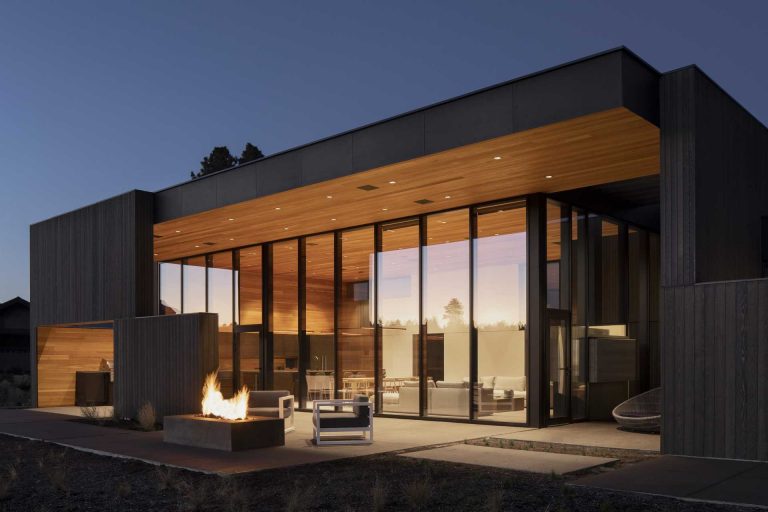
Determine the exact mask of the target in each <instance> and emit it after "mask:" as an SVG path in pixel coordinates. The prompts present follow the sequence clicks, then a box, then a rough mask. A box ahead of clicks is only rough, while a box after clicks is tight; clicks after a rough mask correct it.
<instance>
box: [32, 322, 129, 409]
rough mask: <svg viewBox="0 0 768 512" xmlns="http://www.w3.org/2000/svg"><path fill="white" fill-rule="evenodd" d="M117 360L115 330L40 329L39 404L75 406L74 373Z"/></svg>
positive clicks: (38, 329)
mask: <svg viewBox="0 0 768 512" xmlns="http://www.w3.org/2000/svg"><path fill="white" fill-rule="evenodd" d="M102 360H106V361H108V362H113V361H114V336H113V334H112V329H100V328H99V329H97V328H84V327H38V328H37V405H38V407H59V406H68V405H75V372H77V371H97V370H99V367H100V365H101V361H102Z"/></svg>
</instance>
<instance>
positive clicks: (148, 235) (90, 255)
mask: <svg viewBox="0 0 768 512" xmlns="http://www.w3.org/2000/svg"><path fill="white" fill-rule="evenodd" d="M152 212H153V194H151V193H149V192H143V191H139V190H134V191H132V192H128V193H126V194H122V195H120V196H117V197H114V198H111V199H107V200H105V201H101V202H99V203H96V204H94V205H91V206H86V207H84V208H81V209H79V210H75V211H73V212H70V213H66V214H64V215H60V216H58V217H54V218H52V219H49V220H46V221H43V222H40V223H37V224H34V225H32V226H31V227H30V296H31V297H30V299H31V300H30V302H31V311H30V317H31V318H30V328H31V331H30V337H31V340H30V346H31V353H30V357H31V362H32V383H33V389H32V396H33V399H35V398H36V388H35V383H36V371H35V367H36V357H37V354H36V351H35V347H36V337H35V334H36V328H37V326H39V325H54V324H62V323H76V322H93V321H103V320H113V319H116V318H126V317H134V316H145V315H151V314H152V311H153V306H154V301H153V277H152V273H153V270H152V268H153V257H152V246H153V238H152V237H153V235H152V226H153V218H152V215H153V213H152Z"/></svg>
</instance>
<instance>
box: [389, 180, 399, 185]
mask: <svg viewBox="0 0 768 512" xmlns="http://www.w3.org/2000/svg"><path fill="white" fill-rule="evenodd" d="M395 183H397V182H396V181H395V180H392V181H390V182H389V184H390V185H394V184H395Z"/></svg>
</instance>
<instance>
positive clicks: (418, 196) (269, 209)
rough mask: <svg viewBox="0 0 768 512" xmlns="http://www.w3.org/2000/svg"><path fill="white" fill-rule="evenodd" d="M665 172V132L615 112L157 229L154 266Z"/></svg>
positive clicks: (266, 198)
mask: <svg viewBox="0 0 768 512" xmlns="http://www.w3.org/2000/svg"><path fill="white" fill-rule="evenodd" d="M658 173H659V129H658V128H657V127H656V126H654V125H652V124H651V123H649V122H648V121H646V120H644V119H643V118H641V117H639V116H637V115H636V114H634V113H632V112H631V111H629V110H627V109H625V108H623V107H622V108H615V109H611V110H606V111H603V112H599V113H596V114H590V115H587V116H583V117H579V118H575V119H570V120H568V121H563V122H559V123H554V124H551V125H547V126H544V127H541V128H535V129H531V130H527V131H523V132H518V133H514V134H510V135H505V136H503V137H498V138H495V139H490V140H486V141H483V142H478V143H476V144H471V145H467V146H462V147H459V148H455V149H451V150H447V151H443V152H440V153H436V154H432V155H429V156H426V157H421V158H416V159H413V160H407V161H404V162H399V163H396V164H392V165H387V166H384V167H379V168H376V169H372V170H368V171H364V172H359V173H356V174H352V175H349V176H344V177H341V178H337V179H333V180H329V181H325V182H322V183H317V184H313V185H308V186H304V187H300V188H295V189H292V190H288V191H285V192H280V193H277V194H272V195H269V196H264V197H259V198H256V199H251V200H248V201H244V202H242V203H238V204H234V205H229V206H225V207H221V208H217V209H213V210H209V211H206V212H202V213H198V214H195V215H190V216H187V217H181V218H177V219H173V220H170V221H167V222H163V223H159V224H155V226H154V233H155V259H156V260H158V261H167V260H172V259H176V258H179V257H182V256H191V255H195V254H202V253H210V252H216V251H220V250H225V249H231V248H235V247H242V246H247V245H253V244H258V243H262V242H268V241H274V240H280V239H285V238H290V237H293V236H298V235H307V234H312V233H319V232H323V231H328V230H333V229H338V228H345V227H352V226H360V225H363V224H367V223H372V222H379V221H384V220H388V219H397V218H402V217H406V216H409V215H417V214H422V213H428V212H434V211H439V210H445V209H448V208H454V207H459V206H465V205H469V204H474V203H481V202H486V201H493V200H496V199H503V198H508V197H514V196H520V195H525V194H531V193H535V192H546V193H554V192H561V191H564V190H570V189H575V188H581V187H587V186H592V185H598V184H602V183H610V182H615V181H622V180H627V179H631V178H637V177H641V176H648V175H652V174H658ZM393 182H394V183H393Z"/></svg>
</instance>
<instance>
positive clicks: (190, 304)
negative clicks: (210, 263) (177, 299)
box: [183, 256, 206, 313]
mask: <svg viewBox="0 0 768 512" xmlns="http://www.w3.org/2000/svg"><path fill="white" fill-rule="evenodd" d="M205 259H206V258H205V256H195V257H194V258H187V259H186V260H185V262H184V272H183V275H184V312H185V313H205Z"/></svg>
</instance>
